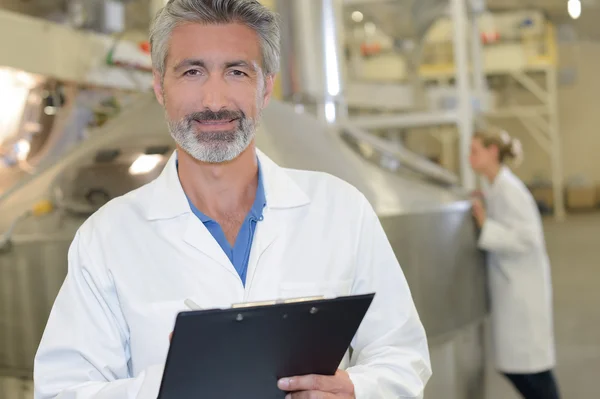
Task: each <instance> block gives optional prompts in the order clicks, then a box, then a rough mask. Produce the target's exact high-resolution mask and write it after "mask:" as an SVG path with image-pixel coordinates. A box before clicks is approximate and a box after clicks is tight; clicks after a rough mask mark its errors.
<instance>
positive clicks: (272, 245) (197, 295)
mask: <svg viewBox="0 0 600 399" xmlns="http://www.w3.org/2000/svg"><path fill="white" fill-rule="evenodd" d="M259 159H260V162H261V170H262V172H263V182H264V188H265V194H266V198H267V206H266V208H265V210H264V214H263V216H264V219H263V220H262V221H261V222H260V223H258V225H257V227H256V234H255V237H254V241H253V244H252V249H251V253H250V260H249V264H248V276H247V280H246V285H245V286H244V285H243V284H242V282H241V280H240V278H239V275H238V273H237V272H236V271H235V268H234V267H233V265H232V264H231V262H230V261H229V259H228V258H227V256H226V255H225V253H224V252H223V250H222V249H221V248H220V246H219V244H218V243H217V242H216V241H215V239H214V238H213V237H212V236H211V234H210V232H209V231H208V230H207V229H206V227H204V224H203V223H202V222H201V221H200V220H199V219H198V218H197V217H196V216H194V214H193V213H192V212H191V210H190V207H189V204H188V202H187V199H186V196H185V193H184V192H183V189H182V187H181V184H180V182H179V178H178V176H177V171H176V168H175V158H174V157H173V158H172V159H171V160H170V161H169V162H168V164H167V166H166V167H165V170H164V171H163V173H162V174H161V175H160V177H159V178H158V179H157V180H155V181H154V182H152V183H150V184H148V185H146V186H144V187H141V188H140V189H138V190H135V191H133V192H131V193H129V194H127V195H125V196H124V197H120V198H117V199H115V200H114V201H112V202H110V203H109V204H107V205H106V206H105V207H103V208H102V209H101V210H100V211H99V212H97V213H96V214H95V215H93V216H92V217H91V218H90V219H88V220H87V221H86V223H84V225H83V226H82V227H81V229H80V230H79V231H78V233H77V236H76V237H75V240H74V241H73V244H72V245H71V249H70V251H69V272H68V276H67V278H66V281H65V284H64V285H63V287H62V289H61V290H60V293H59V295H58V298H57V300H56V302H55V304H54V307H53V309H52V313H51V315H50V319H49V321H48V325H47V327H46V331H45V333H44V336H43V338H42V341H41V344H40V347H39V350H38V352H37V355H36V359H35V370H34V376H35V398H36V399H49V398H55V397H56V395H59V394H60V396H59V397H60V398H61V399H67V398H73V399H75V398H81V399H83V398H86V399H105V398H106V399H108V398H110V399H156V397H157V393H158V387H159V385H160V382H161V377H162V369H163V365H164V362H165V358H166V354H167V351H168V348H169V334H170V333H171V331H172V329H173V323H174V321H175V317H176V315H177V313H178V312H180V311H184V310H186V305H185V304H184V301H185V300H186V299H188V298H189V299H191V300H193V301H194V302H195V303H197V304H198V305H199V306H201V307H202V308H215V307H225V306H230V305H231V304H232V303H238V302H246V301H261V300H269V299H277V298H290V297H291V298H293V297H300V296H313V295H349V294H354V293H366V292H376V297H375V299H374V301H373V303H372V305H371V308H370V309H369V311H368V313H367V315H366V317H365V319H364V320H363V323H362V325H361V327H360V329H359V331H358V333H357V335H356V337H355V339H354V341H353V349H354V352H353V355H352V358H351V359H350V360H349V362H344V364H343V365H342V367H344V368H347V371H348V373H349V374H350V378H351V379H352V381H353V382H354V384H355V388H356V396H357V398H358V399H375V398H377V399H384V398H400V397H402V398H419V397H421V396H422V394H423V388H424V385H425V383H426V382H427V380H428V379H429V376H430V375H431V370H430V367H431V366H430V362H429V352H428V348H427V339H426V336H425V331H424V330H423V326H422V324H421V321H420V319H419V316H418V314H417V312H416V309H415V307H414V304H413V301H412V298H411V295H410V291H409V289H408V285H407V283H406V280H405V278H404V275H403V273H402V270H401V268H400V266H399V265H398V261H397V260H396V257H395V255H394V252H393V251H392V247H391V246H390V243H389V241H388V240H387V238H386V236H385V233H384V231H383V229H382V227H381V224H380V222H379V220H378V218H377V216H376V215H375V212H374V211H373V208H372V207H371V206H370V204H369V203H368V202H367V201H366V199H365V197H364V196H363V195H362V194H360V193H359V192H358V191H357V190H356V189H355V188H353V187H351V186H350V185H348V184H347V183H345V182H342V181H341V180H339V179H336V178H334V177H333V176H330V175H326V174H324V173H315V172H305V171H297V170H287V169H282V168H280V167H279V166H277V165H276V164H275V163H273V161H271V160H270V159H269V158H267V157H266V156H265V155H264V154H261V153H259ZM198 339H202V337H198ZM346 360H348V359H346ZM199 394H200V396H202V395H201V393H199Z"/></svg>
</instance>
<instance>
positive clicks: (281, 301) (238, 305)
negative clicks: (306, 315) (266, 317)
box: [231, 296, 325, 309]
mask: <svg viewBox="0 0 600 399" xmlns="http://www.w3.org/2000/svg"><path fill="white" fill-rule="evenodd" d="M321 299H325V297H324V296H309V297H300V298H289V299H277V300H274V301H258V302H242V303H234V304H233V305H231V308H232V309H239V308H250V307H254V306H270V305H281V304H287V303H300V302H310V301H318V300H321Z"/></svg>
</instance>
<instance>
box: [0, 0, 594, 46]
mask: <svg viewBox="0 0 600 399" xmlns="http://www.w3.org/2000/svg"><path fill="white" fill-rule="evenodd" d="M70 1H72V0H0V8H1V9H7V10H11V11H16V12H20V13H24V14H28V15H31V16H35V17H42V18H48V19H51V20H55V21H61V20H64V18H65V14H66V10H67V5H68V3H69V2H70ZM83 1H87V0H83ZM96 1H97V0H96ZM119 1H123V2H124V3H126V15H127V29H135V30H147V28H148V25H149V13H148V3H149V0H119ZM478 1H479V0H478ZM483 1H486V2H487V5H488V7H489V8H490V9H492V10H497V11H508V10H514V9H523V8H536V9H542V10H544V11H545V12H546V14H547V15H548V16H549V18H551V19H552V20H553V21H554V22H556V23H557V24H559V25H571V26H572V27H574V30H575V32H576V34H577V35H578V36H579V37H580V38H583V39H591V40H600V26H599V25H598V23H597V21H598V20H599V19H600V0H581V2H582V8H583V13H582V15H581V18H580V19H579V20H577V21H573V20H571V19H570V18H569V16H568V14H567V6H566V3H567V1H566V0H483ZM344 3H345V5H346V7H345V8H346V12H345V14H346V22H347V23H349V24H350V23H352V20H351V17H350V16H351V14H352V12H353V11H360V12H362V13H363V14H364V16H365V19H364V21H365V22H366V21H371V22H373V23H375V24H376V25H377V26H378V27H379V28H380V29H381V30H382V31H384V32H385V33H386V34H388V35H390V36H393V37H396V38H407V37H410V38H417V37H420V36H422V35H423V32H424V31H425V30H426V29H427V28H428V27H429V26H430V25H431V23H432V21H433V20H434V19H435V18H436V17H437V16H439V15H441V14H442V13H443V12H444V8H445V6H447V4H448V1H447V0H344Z"/></svg>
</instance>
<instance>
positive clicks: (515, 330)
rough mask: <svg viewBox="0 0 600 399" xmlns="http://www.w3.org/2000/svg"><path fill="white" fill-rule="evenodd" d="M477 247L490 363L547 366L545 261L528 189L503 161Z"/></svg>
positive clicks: (523, 369) (550, 341)
mask: <svg viewBox="0 0 600 399" xmlns="http://www.w3.org/2000/svg"><path fill="white" fill-rule="evenodd" d="M486 203H487V220H486V221H485V223H484V225H483V227H482V231H481V236H480V239H479V247H480V248H482V249H484V250H486V251H488V265H489V273H488V276H489V288H490V294H491V306H492V315H491V318H492V336H493V349H494V358H495V363H496V367H497V368H498V370H500V371H502V372H508V373H535V372H540V371H545V370H548V369H551V368H553V366H554V365H555V349H554V334H553V317H552V283H551V276H550V262H549V260H548V255H547V253H546V244H545V240H544V232H543V228H542V221H541V217H540V214H539V212H538V209H537V206H536V203H535V201H534V199H533V197H532V196H531V194H530V192H529V190H528V189H527V187H525V185H524V184H523V182H521V180H519V179H518V178H517V177H516V176H515V175H514V174H513V173H512V172H511V171H510V170H509V169H508V168H507V167H503V168H502V169H501V171H500V173H499V174H498V176H497V177H496V179H495V180H494V182H493V183H492V184H491V186H490V187H489V189H488V190H487V192H486Z"/></svg>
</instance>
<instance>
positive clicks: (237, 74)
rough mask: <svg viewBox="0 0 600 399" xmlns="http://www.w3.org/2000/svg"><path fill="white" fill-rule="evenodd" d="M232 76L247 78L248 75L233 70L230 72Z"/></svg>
mask: <svg viewBox="0 0 600 399" xmlns="http://www.w3.org/2000/svg"><path fill="white" fill-rule="evenodd" d="M230 73H231V74H232V75H233V76H248V74H247V73H246V72H242V71H239V70H237V69H234V70H233V71H231V72H230Z"/></svg>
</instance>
